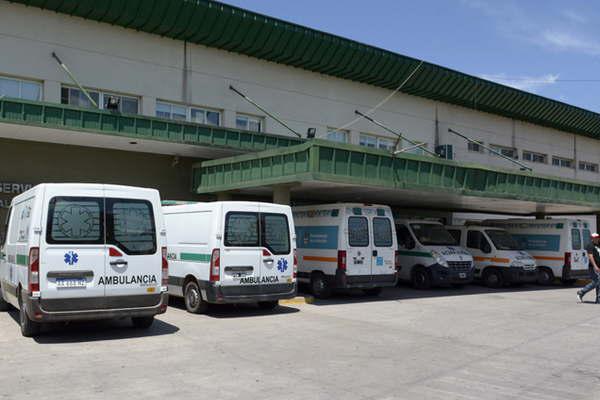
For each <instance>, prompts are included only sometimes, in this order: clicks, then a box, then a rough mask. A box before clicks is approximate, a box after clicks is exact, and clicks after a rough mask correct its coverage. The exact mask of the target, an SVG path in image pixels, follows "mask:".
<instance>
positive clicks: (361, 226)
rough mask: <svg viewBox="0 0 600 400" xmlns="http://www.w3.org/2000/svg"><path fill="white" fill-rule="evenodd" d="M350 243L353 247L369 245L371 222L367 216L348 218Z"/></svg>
mask: <svg viewBox="0 0 600 400" xmlns="http://www.w3.org/2000/svg"><path fill="white" fill-rule="evenodd" d="M348 244H349V245H350V246H352V247H367V246H368V245H369V222H368V220H367V219H366V218H365V217H350V218H348Z"/></svg>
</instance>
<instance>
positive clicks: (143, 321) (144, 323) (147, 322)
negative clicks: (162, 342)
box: [131, 316, 154, 329]
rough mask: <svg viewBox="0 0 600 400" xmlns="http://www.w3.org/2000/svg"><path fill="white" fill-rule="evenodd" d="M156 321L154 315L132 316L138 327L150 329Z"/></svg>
mask: <svg viewBox="0 0 600 400" xmlns="http://www.w3.org/2000/svg"><path fill="white" fill-rule="evenodd" d="M153 322H154V316H151V317H132V318H131V323H132V324H133V327H134V328H136V329H148V328H150V327H151V326H152V323H153Z"/></svg>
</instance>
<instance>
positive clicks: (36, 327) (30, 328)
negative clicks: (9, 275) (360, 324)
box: [19, 295, 40, 337]
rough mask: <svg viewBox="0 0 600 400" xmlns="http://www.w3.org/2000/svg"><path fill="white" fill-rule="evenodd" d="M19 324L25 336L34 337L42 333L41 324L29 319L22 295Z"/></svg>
mask: <svg viewBox="0 0 600 400" xmlns="http://www.w3.org/2000/svg"><path fill="white" fill-rule="evenodd" d="M19 325H20V326H21V334H22V335H23V336H25V337H34V336H37V335H39V333H40V324H39V323H38V322H34V321H32V320H30V319H29V316H28V315H27V312H26V311H25V306H24V305H23V300H22V299H21V295H19Z"/></svg>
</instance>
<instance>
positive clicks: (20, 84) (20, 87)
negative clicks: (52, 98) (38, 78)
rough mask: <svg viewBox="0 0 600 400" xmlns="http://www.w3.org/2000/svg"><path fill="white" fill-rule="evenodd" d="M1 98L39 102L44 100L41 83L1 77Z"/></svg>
mask: <svg viewBox="0 0 600 400" xmlns="http://www.w3.org/2000/svg"><path fill="white" fill-rule="evenodd" d="M0 96H6V97H14V98H17V99H24V100H34V101H39V100H41V99H42V84H41V83H40V82H35V81H30V80H25V79H17V78H9V77H7V76H0Z"/></svg>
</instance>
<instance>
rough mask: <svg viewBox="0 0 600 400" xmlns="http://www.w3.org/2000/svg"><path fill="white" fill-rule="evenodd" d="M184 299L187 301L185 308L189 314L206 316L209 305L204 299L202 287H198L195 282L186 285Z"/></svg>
mask: <svg viewBox="0 0 600 400" xmlns="http://www.w3.org/2000/svg"><path fill="white" fill-rule="evenodd" d="M183 298H184V300H185V308H186V310H187V311H188V312H189V313H192V314H204V313H205V312H206V311H208V303H207V302H206V301H204V299H202V292H201V291H200V286H198V283H197V282H196V281H195V280H191V281H189V282H188V283H186V284H185V287H184V290H183Z"/></svg>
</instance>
